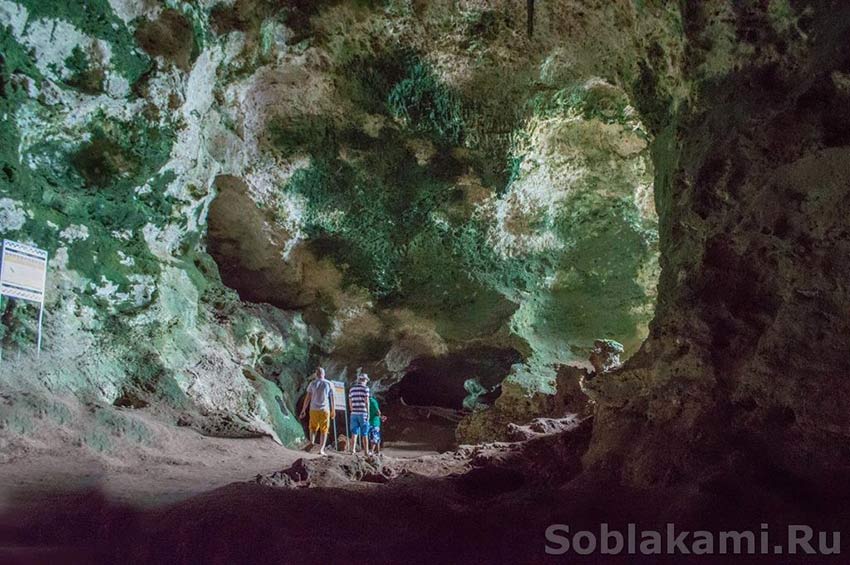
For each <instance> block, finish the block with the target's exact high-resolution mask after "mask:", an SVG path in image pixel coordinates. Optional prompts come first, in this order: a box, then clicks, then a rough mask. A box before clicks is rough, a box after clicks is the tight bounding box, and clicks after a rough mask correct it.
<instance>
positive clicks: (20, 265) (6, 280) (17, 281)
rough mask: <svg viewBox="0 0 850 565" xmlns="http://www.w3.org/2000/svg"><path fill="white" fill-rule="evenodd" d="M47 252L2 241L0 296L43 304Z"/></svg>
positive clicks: (13, 242) (6, 240) (21, 244)
mask: <svg viewBox="0 0 850 565" xmlns="http://www.w3.org/2000/svg"><path fill="white" fill-rule="evenodd" d="M46 282H47V251H44V250H42V249H38V248H37V247H32V246H29V245H24V244H23V243H18V242H16V241H9V240H8V239H5V240H3V252H2V256H0V294H5V295H6V296H11V297H12V298H21V299H23V300H29V301H30V302H38V303H39V304H41V303H43V302H44V286H45V283H46Z"/></svg>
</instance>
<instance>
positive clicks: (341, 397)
mask: <svg viewBox="0 0 850 565" xmlns="http://www.w3.org/2000/svg"><path fill="white" fill-rule="evenodd" d="M331 384H332V385H333V389H334V392H333V394H334V408H335V410H334V412H335V413H334V448H335V449H336V450H337V451H339V434H338V433H337V431H336V412H339V411H340V410H342V412H343V417H344V418H345V437H348V406H346V404H345V383H344V382H342V381H331ZM340 406H341V407H342V408H340Z"/></svg>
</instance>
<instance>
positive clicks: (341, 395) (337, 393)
mask: <svg viewBox="0 0 850 565" xmlns="http://www.w3.org/2000/svg"><path fill="white" fill-rule="evenodd" d="M331 384H332V385H333V387H334V408H336V410H337V411H340V410H345V409H346V406H345V383H344V382H342V381H331Z"/></svg>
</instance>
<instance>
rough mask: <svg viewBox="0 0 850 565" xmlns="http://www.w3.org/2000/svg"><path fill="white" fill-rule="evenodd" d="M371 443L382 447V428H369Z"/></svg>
mask: <svg viewBox="0 0 850 565" xmlns="http://www.w3.org/2000/svg"><path fill="white" fill-rule="evenodd" d="M369 443H375V444H378V445H380V443H381V426H370V427H369Z"/></svg>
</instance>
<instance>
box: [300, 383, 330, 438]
mask: <svg viewBox="0 0 850 565" xmlns="http://www.w3.org/2000/svg"><path fill="white" fill-rule="evenodd" d="M307 406H309V407H310V424H309V430H310V443H311V444H312V445H316V444H317V442H316V434H317V433H318V434H319V442H318V445H319V454H320V455H325V443H326V442H327V441H328V426H329V424H330V421H331V415H332V414H336V412H335V410H336V407H335V406H334V395H333V385H331V382H330V381H329V380H327V379H326V378H325V370H324V369H322V368H321V367H319V368H318V369H316V378H315V379H313V382H311V383H310V386H308V387H307V396H305V397H304V403H303V404H302V405H301V418H304V416H306V415H307Z"/></svg>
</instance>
